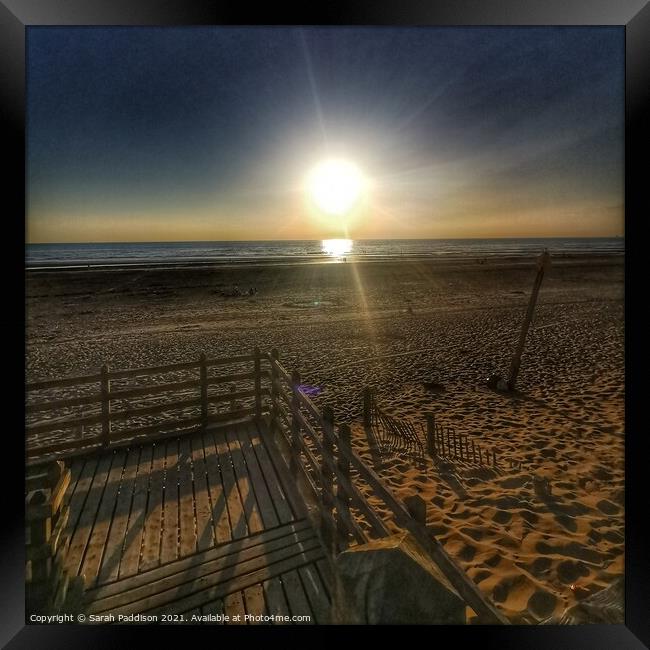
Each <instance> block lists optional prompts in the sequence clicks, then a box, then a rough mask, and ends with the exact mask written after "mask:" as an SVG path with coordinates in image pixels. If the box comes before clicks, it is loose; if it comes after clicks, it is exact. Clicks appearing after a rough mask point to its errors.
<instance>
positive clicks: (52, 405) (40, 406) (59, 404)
mask: <svg viewBox="0 0 650 650" xmlns="http://www.w3.org/2000/svg"><path fill="white" fill-rule="evenodd" d="M100 400H101V395H99V393H96V394H93V395H82V396H81V397H66V398H64V399H55V400H50V401H49V402H33V403H30V404H27V405H26V406H25V413H26V414H27V415H31V414H32V413H34V412H35V411H52V410H54V409H60V408H70V407H71V406H83V405H85V404H94V403H99V401H100Z"/></svg>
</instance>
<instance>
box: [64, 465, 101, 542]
mask: <svg viewBox="0 0 650 650" xmlns="http://www.w3.org/2000/svg"><path fill="white" fill-rule="evenodd" d="M97 462H98V458H97V457H96V456H91V457H90V458H88V459H86V460H85V462H84V464H83V468H82V470H81V474H80V475H79V479H78V481H77V484H76V486H75V490H74V492H73V494H72V496H71V497H70V502H69V506H70V517H69V519H68V527H67V534H68V535H69V536H70V538H72V537H73V536H74V533H75V531H76V528H77V525H78V523H79V519H80V517H81V513H82V512H83V509H84V504H85V502H86V499H87V498H88V494H89V493H90V486H91V485H92V481H93V478H94V477H95V472H96V471H97Z"/></svg>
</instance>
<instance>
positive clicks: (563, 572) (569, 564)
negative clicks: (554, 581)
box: [556, 560, 589, 584]
mask: <svg viewBox="0 0 650 650" xmlns="http://www.w3.org/2000/svg"><path fill="white" fill-rule="evenodd" d="M556 571H557V576H558V578H559V579H560V580H561V581H562V582H564V583H565V584H570V583H573V582H575V581H576V580H577V579H578V578H579V577H581V576H583V577H584V576H588V575H589V569H588V568H587V567H586V566H585V565H584V564H583V563H582V562H574V561H572V560H565V561H564V562H560V564H558V565H557V569H556Z"/></svg>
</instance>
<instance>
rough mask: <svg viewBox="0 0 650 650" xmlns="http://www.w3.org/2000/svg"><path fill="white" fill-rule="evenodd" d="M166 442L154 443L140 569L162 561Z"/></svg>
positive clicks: (140, 570)
mask: <svg viewBox="0 0 650 650" xmlns="http://www.w3.org/2000/svg"><path fill="white" fill-rule="evenodd" d="M166 457H167V445H166V444H165V442H161V443H156V444H154V445H153V462H152V464H151V470H150V472H149V496H148V499H147V514H146V516H145V521H144V531H143V536H142V557H141V558H140V564H139V565H138V571H139V572H142V571H147V570H148V569H152V568H153V567H155V566H158V564H159V563H160V545H161V543H160V542H161V535H162V520H163V497H164V493H163V488H164V484H165V460H166Z"/></svg>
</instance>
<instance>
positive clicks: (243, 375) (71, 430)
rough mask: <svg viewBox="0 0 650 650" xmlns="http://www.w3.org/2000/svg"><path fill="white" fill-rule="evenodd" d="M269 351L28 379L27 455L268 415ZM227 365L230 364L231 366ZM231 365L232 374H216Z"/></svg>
mask: <svg viewBox="0 0 650 650" xmlns="http://www.w3.org/2000/svg"><path fill="white" fill-rule="evenodd" d="M263 361H264V362H266V356H265V355H262V354H261V352H260V351H259V349H257V348H256V349H255V350H254V352H253V354H246V355H238V356H233V357H226V358H221V359H208V358H206V357H205V355H201V356H200V357H199V358H198V359H197V360H196V361H187V362H179V363H172V364H167V365H160V366H150V367H146V368H130V369H113V370H111V369H109V368H108V366H106V365H105V366H102V368H101V369H100V372H99V373H98V374H92V375H84V376H80V377H66V378H63V379H46V380H42V381H33V382H29V383H28V384H27V385H26V396H27V399H26V406H25V411H26V418H27V419H26V425H25V432H26V437H27V457H28V460H38V459H42V457H44V456H49V455H56V456H57V457H58V456H62V455H72V454H75V453H79V452H81V451H84V452H85V451H92V450H94V449H98V448H102V447H108V446H113V445H115V444H124V443H125V442H128V441H129V440H134V439H138V438H141V437H143V436H152V435H164V434H166V433H169V434H173V433H181V432H186V431H188V430H193V429H195V430H199V429H200V428H201V427H204V426H206V425H209V424H217V423H220V422H224V421H227V420H228V419H237V418H245V417H250V416H255V417H258V418H259V417H261V416H262V414H263V408H264V400H265V399H266V398H267V397H268V395H269V394H270V390H269V387H268V385H267V384H268V378H269V376H270V373H269V370H268V369H267V368H262V362H263ZM228 366H229V367H230V369H229V370H228ZM213 368H215V369H218V370H222V369H223V368H226V369H227V370H228V372H227V374H226V373H223V372H221V373H220V374H219V373H218V374H211V373H210V370H211V369H213Z"/></svg>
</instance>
